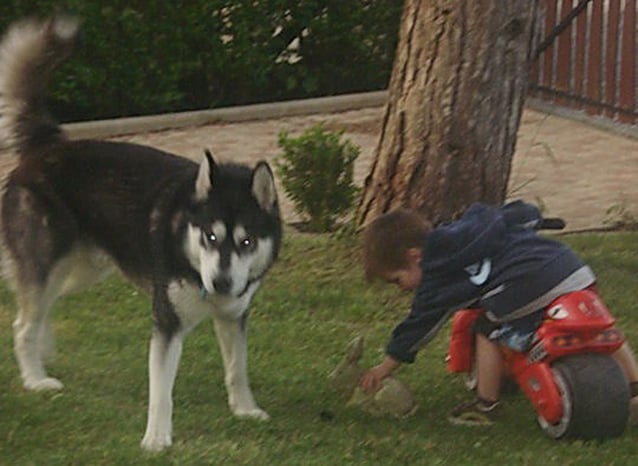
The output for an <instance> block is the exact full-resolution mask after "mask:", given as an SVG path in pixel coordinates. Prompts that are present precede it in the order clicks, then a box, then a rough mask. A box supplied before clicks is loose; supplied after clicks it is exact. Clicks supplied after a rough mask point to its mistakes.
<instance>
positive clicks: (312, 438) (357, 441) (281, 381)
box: [0, 232, 638, 466]
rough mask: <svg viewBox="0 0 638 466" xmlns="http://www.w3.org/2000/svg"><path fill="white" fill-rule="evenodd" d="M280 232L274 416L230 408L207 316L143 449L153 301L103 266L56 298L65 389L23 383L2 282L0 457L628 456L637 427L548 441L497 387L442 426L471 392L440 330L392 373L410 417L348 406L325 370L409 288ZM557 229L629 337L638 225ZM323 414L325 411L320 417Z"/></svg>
mask: <svg viewBox="0 0 638 466" xmlns="http://www.w3.org/2000/svg"><path fill="white" fill-rule="evenodd" d="M287 233H288V234H287V236H286V239H285V243H284V247H283V251H282V257H281V259H280V261H279V262H278V263H277V265H276V266H275V267H274V268H273V271H272V272H271V274H270V275H269V276H268V277H267V278H266V280H265V283H264V285H263V287H262V289H261V290H260V291H259V293H258V295H257V297H256V299H255V302H254V306H253V310H252V316H251V321H250V325H249V328H250V331H249V333H250V336H249V347H250V352H249V371H250V375H251V382H252V388H253V392H254V394H255V397H256V398H257V400H258V402H259V404H260V405H261V407H262V408H264V409H265V410H266V411H268V412H269V414H270V415H271V417H272V419H271V420H270V421H269V422H258V421H248V420H237V419H234V418H233V417H232V415H231V414H230V412H229V410H228V408H227V406H226V393H225V389H224V386H223V370H222V367H221V358H220V355H219V352H218V349H217V344H216V342H215V341H214V332H213V327H212V323H211V322H210V321H207V322H204V323H203V324H202V325H200V326H199V327H198V328H197V329H195V331H194V332H193V333H192V334H191V335H190V336H189V337H188V338H187V339H186V342H185V345H184V352H183V358H182V363H181V368H180V372H179V375H178V378H177V382H176V387H175V393H174V403H175V408H174V419H173V434H174V446H173V448H172V449H170V450H168V451H167V452H166V453H160V454H158V455H150V454H147V453H145V452H143V451H142V450H141V449H140V447H139V442H140V440H141V437H142V435H143V433H144V428H145V425H146V424H145V423H146V403H147V367H146V363H147V348H148V339H149V336H150V324H151V320H150V309H149V306H150V304H149V300H148V298H147V297H146V296H144V295H142V294H140V293H138V292H137V291H136V290H135V289H133V288H132V287H130V286H129V285H128V284H126V283H125V282H124V281H122V280H121V279H120V278H119V277H113V278H111V279H109V280H108V281H106V282H104V283H103V284H101V285H99V286H97V287H94V288H93V289H91V290H90V291H88V292H86V293H83V294H80V295H76V296H73V297H69V298H65V299H63V300H61V301H59V302H58V304H57V306H56V309H55V328H56V331H57V342H58V357H57V359H56V360H55V361H54V362H52V363H51V364H50V365H49V372H50V373H51V375H53V376H55V377H59V378H60V379H61V380H62V382H63V383H64V384H65V388H64V390H63V391H62V392H59V393H44V394H42V393H27V392H26V391H25V390H24V389H23V388H22V386H21V382H20V380H19V375H18V369H17V366H16V363H15V360H14V357H13V352H12V335H11V322H12V320H13V318H14V315H15V302H14V300H13V297H12V295H11V293H10V292H9V291H8V290H7V287H6V285H4V284H2V285H1V286H0V329H1V330H0V361H2V365H1V367H0V384H1V385H2V390H1V391H0V464H7V465H29V464H33V465H71V464H77V465H100V464H108V465H110V464H117V465H119V464H121V465H133V464H135V465H140V464H153V465H162V464H196V465H199V464H219V465H225V464H230V465H232V464H259V465H269V464H276V465H280V464H281V465H347V464H356V465H364V464H371V465H395V464H396V465H406V464H427V465H437V464H445V465H494V464H509V465H512V464H516V465H526V464H529V465H538V464H542V465H553V464H560V465H563V466H564V465H625V464H627V465H628V464H636V458H638V428H634V429H632V430H628V431H627V432H626V433H625V434H624V435H623V436H622V437H621V438H619V439H615V440H613V441H607V442H604V443H596V442H593V443H583V442H571V443H568V442H558V441H553V440H550V439H548V438H546V437H545V436H544V434H543V433H542V432H541V430H540V428H539V427H538V426H537V425H536V421H535V419H534V413H533V411H532V409H531V407H530V406H529V404H528V402H527V401H526V400H525V399H524V398H523V396H522V395H521V394H514V395H508V396H506V397H505V398H504V402H505V403H504V411H503V415H502V420H501V422H499V423H498V424H497V425H495V426H493V427H491V428H489V429H472V428H467V427H457V426H452V425H450V424H448V422H447V420H446V416H447V413H448V411H449V410H450V409H451V408H453V407H454V406H455V405H457V404H458V403H459V402H461V401H463V400H464V399H466V398H467V397H468V394H467V393H466V392H465V390H464V388H463V385H462V382H461V380H459V379H458V378H457V377H455V376H453V375H451V374H448V373H447V372H446V367H445V362H444V357H445V350H446V343H447V333H448V328H447V327H446V328H444V329H443V330H442V331H441V332H440V333H439V335H438V336H437V337H436V339H435V340H434V341H433V342H432V343H431V344H430V345H429V346H428V347H427V348H425V349H424V350H423V351H422V352H421V353H420V354H419V357H418V358H417V361H416V362H415V363H414V364H413V365H411V366H405V367H403V368H402V369H401V370H400V371H399V373H398V376H399V377H400V378H401V379H402V380H404V381H405V382H407V383H408V384H409V385H410V386H411V387H412V388H413V390H414V391H415V394H416V397H417V399H418V401H419V404H420V408H419V411H418V412H417V414H416V415H415V416H414V417H412V418H409V419H406V420H394V419H385V418H372V417H369V416H367V415H365V414H362V413H360V412H358V411H357V410H354V409H346V408H344V406H343V404H342V402H341V401H340V400H339V399H338V398H337V397H336V396H335V395H334V394H333V393H331V391H330V389H329V388H328V386H327V384H326V376H327V374H328V373H329V372H330V371H331V370H332V369H333V368H334V367H335V366H336V364H337V363H338V362H339V361H340V360H341V353H342V352H343V348H344V346H345V345H346V343H347V342H348V341H349V340H350V339H351V338H352V337H353V336H355V335H358V334H362V335H364V336H365V337H366V347H367V351H366V353H365V355H364V364H365V365H371V364H374V363H376V362H377V360H378V359H379V358H380V357H381V355H382V352H383V347H384V344H385V342H386V339H387V337H388V335H389V332H390V331H391V329H392V328H393V325H394V324H395V323H397V322H398V321H399V320H400V319H401V316H402V315H403V314H404V313H405V312H406V310H407V309H408V307H409V303H410V296H408V295H403V294H400V293H399V292H398V291H396V290H395V289H394V288H392V287H388V286H384V285H381V284H377V285H370V284H368V283H366V282H365V281H364V279H363V277H362V273H361V270H360V266H359V258H358V250H357V248H356V244H355V242H354V240H349V239H335V238H333V237H331V236H326V235H318V236H313V235H301V234H297V233H292V232H287ZM562 239H563V240H565V241H566V242H568V243H569V244H570V245H572V246H573V247H574V248H575V249H576V250H578V251H579V252H580V254H581V255H582V256H583V257H584V258H585V259H586V260H587V261H588V262H589V263H590V265H591V266H592V267H593V268H594V270H595V271H596V272H597V274H598V276H599V284H600V288H601V291H602V293H603V298H604V299H605V301H606V303H607V304H608V306H609V307H610V308H611V310H612V312H613V313H614V315H615V316H616V317H617V319H618V322H619V325H620V327H621V329H622V330H623V331H624V332H625V334H626V336H627V338H628V340H629V341H630V342H631V343H632V344H633V346H634V347H638V320H637V319H636V315H635V309H636V308H637V305H636V300H637V299H638V288H637V286H636V277H637V276H638V233H617V234H604V235H594V234H592V235H579V236H565V237H562ZM325 411H328V412H330V413H332V414H333V415H334V416H333V417H332V418H331V419H326V418H327V417H329V416H321V413H322V412H325Z"/></svg>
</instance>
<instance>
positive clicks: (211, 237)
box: [203, 232, 217, 246]
mask: <svg viewBox="0 0 638 466" xmlns="http://www.w3.org/2000/svg"><path fill="white" fill-rule="evenodd" d="M203 235H204V239H205V240H206V242H207V243H208V244H210V245H211V246H215V245H216V244H217V235H216V234H215V233H212V232H211V233H203Z"/></svg>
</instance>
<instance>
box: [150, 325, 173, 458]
mask: <svg viewBox="0 0 638 466" xmlns="http://www.w3.org/2000/svg"><path fill="white" fill-rule="evenodd" d="M182 341H183V334H182V333H181V332H176V333H175V334H172V335H171V334H168V333H166V332H162V331H161V330H159V329H158V328H155V329H154V331H153V337H152V338H151V347H150V352H149V366H148V372H149V404H148V421H147V424H146V433H145V434H144V438H143V440H142V448H144V449H146V450H151V451H158V450H162V449H163V448H166V447H169V446H170V445H171V443H172V439H171V434H172V416H173V399H172V396H173V385H174V384H175V377H176V376H177V368H178V366H179V359H180V356H181V354H182Z"/></svg>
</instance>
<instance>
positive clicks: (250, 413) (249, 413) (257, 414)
mask: <svg viewBox="0 0 638 466" xmlns="http://www.w3.org/2000/svg"><path fill="white" fill-rule="evenodd" d="M233 414H235V416H237V417H240V418H244V419H257V420H259V421H267V420H269V419H270V416H269V415H268V413H267V412H266V411H264V410H262V409H260V408H252V409H236V410H235V412H234V413H233Z"/></svg>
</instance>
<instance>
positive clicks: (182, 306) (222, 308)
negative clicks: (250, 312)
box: [167, 280, 259, 328]
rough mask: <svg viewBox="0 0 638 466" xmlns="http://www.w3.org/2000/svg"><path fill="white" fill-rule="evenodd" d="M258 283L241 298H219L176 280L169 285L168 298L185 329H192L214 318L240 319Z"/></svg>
mask: <svg viewBox="0 0 638 466" xmlns="http://www.w3.org/2000/svg"><path fill="white" fill-rule="evenodd" d="M258 287H259V284H258V283H254V284H253V285H252V286H251V288H252V289H251V290H250V291H249V292H247V293H245V294H243V295H242V296H241V297H235V296H219V295H209V294H207V293H205V292H204V293H202V290H201V289H200V288H197V287H195V286H193V285H192V284H191V283H188V282H186V281H183V280H176V281H173V282H171V283H169V285H168V289H167V293H168V298H169V300H170V301H171V303H172V304H173V306H174V308H175V312H176V313H177V315H178V317H179V318H180V321H181V323H182V325H183V326H184V327H185V328H192V327H194V326H196V325H197V324H198V323H199V322H201V321H202V320H203V319H204V318H206V317H209V316H212V317H217V318H221V319H226V320H236V319H239V318H240V317H241V316H242V315H243V314H244V312H246V309H248V306H249V305H250V301H251V298H252V296H253V294H254V292H255V291H256V290H257V288H258Z"/></svg>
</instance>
